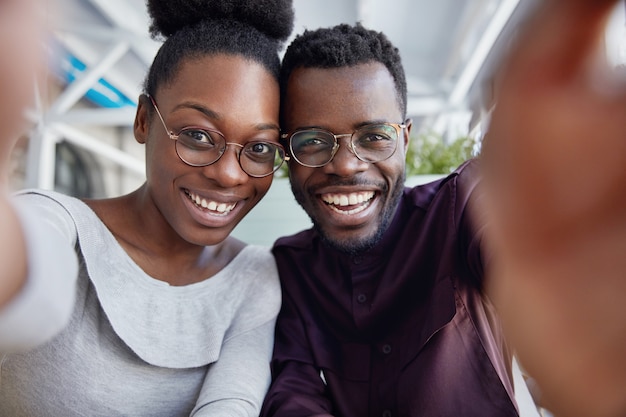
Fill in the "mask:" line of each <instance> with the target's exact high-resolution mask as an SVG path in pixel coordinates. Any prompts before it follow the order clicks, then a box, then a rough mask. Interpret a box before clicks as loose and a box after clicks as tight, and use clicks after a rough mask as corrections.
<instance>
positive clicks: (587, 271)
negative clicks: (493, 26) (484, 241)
mask: <svg viewBox="0 0 626 417" xmlns="http://www.w3.org/2000/svg"><path fill="white" fill-rule="evenodd" d="M617 3H618V1H617V0H546V1H543V2H542V4H541V6H540V7H539V8H538V10H537V13H535V14H534V15H533V16H532V17H531V18H530V19H529V20H528V21H527V22H526V24H525V25H524V26H523V27H522V28H521V29H520V33H519V34H518V35H519V36H518V38H517V39H516V42H515V44H514V46H513V48H512V49H511V51H510V53H509V54H508V55H507V56H506V57H505V60H504V62H503V65H502V67H501V68H500V73H499V74H498V82H499V84H498V86H497V91H496V103H497V104H496V107H495V109H494V112H493V115H492V119H491V124H490V128H489V132H488V134H487V136H486V138H485V141H484V147H483V159H484V170H485V177H486V180H485V191H486V199H485V203H486V204H485V206H481V210H484V211H485V212H486V213H487V215H488V216H489V217H488V218H489V219H490V221H491V222H492V227H491V228H490V230H489V235H488V236H489V238H490V241H489V242H490V245H491V246H492V248H491V249H492V250H493V252H494V255H495V256H494V257H493V258H494V263H493V264H492V265H491V267H490V271H489V281H488V283H489V290H490V293H491V296H492V297H493V299H494V302H495V303H496V305H497V307H498V308H499V311H500V313H501V315H502V317H503V320H504V324H505V329H506V332H507V334H508V336H509V337H510V340H511V341H512V343H513V345H514V346H515V348H516V350H517V354H518V357H519V360H520V363H521V364H522V366H523V367H524V368H525V370H526V371H527V372H528V373H529V374H530V375H531V376H532V377H533V378H534V379H535V380H536V382H537V383H538V386H539V388H540V390H541V399H540V401H541V403H542V405H543V406H545V407H547V408H548V409H550V410H551V411H552V412H554V413H555V415H556V416H558V417H572V416H596V417H600V416H624V415H626V303H625V302H624V295H625V294H626V83H625V79H624V78H625V77H624V74H623V72H622V73H621V77H619V76H618V75H620V74H617V73H616V71H614V70H613V69H611V68H610V66H609V65H608V64H607V62H606V60H605V59H604V55H603V53H602V40H603V35H604V30H605V25H606V22H607V19H608V17H609V15H610V13H611V12H612V11H613V10H614V8H615V7H616V6H617ZM483 214H484V213H483Z"/></svg>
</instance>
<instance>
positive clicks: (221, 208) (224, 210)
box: [187, 191, 237, 215]
mask: <svg viewBox="0 0 626 417" xmlns="http://www.w3.org/2000/svg"><path fill="white" fill-rule="evenodd" d="M187 195H188V196H189V198H190V199H191V201H193V202H194V203H195V204H196V205H197V206H200V207H202V208H205V209H208V210H210V211H216V212H218V213H220V214H224V215H225V214H228V213H229V212H230V211H231V210H232V209H234V208H235V206H236V205H237V203H232V204H227V203H218V202H217V201H207V200H206V199H205V198H202V197H200V196H199V195H197V194H194V193H192V192H190V191H187Z"/></svg>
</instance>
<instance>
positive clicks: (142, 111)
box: [133, 94, 152, 143]
mask: <svg viewBox="0 0 626 417" xmlns="http://www.w3.org/2000/svg"><path fill="white" fill-rule="evenodd" d="M151 106H152V104H151V103H150V99H149V98H148V97H147V96H146V95H145V94H141V95H140V96H139V100H138V102H137V113H136V114H135V123H134V125H133V131H134V133H135V140H136V141H137V142H139V143H146V139H147V138H148V132H149V131H150V107H151Z"/></svg>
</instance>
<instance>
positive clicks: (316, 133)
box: [281, 123, 406, 168]
mask: <svg viewBox="0 0 626 417" xmlns="http://www.w3.org/2000/svg"><path fill="white" fill-rule="evenodd" d="M405 127H406V124H398V123H375V124H369V125H365V126H362V127H360V128H358V129H357V130H355V131H354V132H352V133H345V134H341V135H335V134H334V133H332V132H329V131H327V130H324V129H302V130H296V131H295V132H294V133H292V134H291V135H289V134H282V135H281V138H283V139H287V138H288V139H289V151H290V154H291V156H292V157H293V158H294V159H295V160H296V161H297V162H298V163H299V164H300V165H304V166H306V167H310V168H319V167H323V166H324V165H326V164H328V163H330V161H332V160H333V158H334V156H335V154H336V153H337V151H338V150H339V138H341V137H347V138H350V142H348V149H350V151H351V152H352V153H353V154H354V155H355V156H356V157H357V158H359V159H360V160H361V161H365V162H371V163H374V162H380V161H384V160H385V159H389V158H390V157H391V155H393V154H394V153H395V151H396V148H397V147H398V140H399V138H400V135H401V133H402V129H404V128H405Z"/></svg>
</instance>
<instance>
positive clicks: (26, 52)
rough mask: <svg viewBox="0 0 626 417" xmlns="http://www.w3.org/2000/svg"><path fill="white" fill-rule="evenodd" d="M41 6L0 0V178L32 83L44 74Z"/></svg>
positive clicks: (23, 122)
mask: <svg viewBox="0 0 626 417" xmlns="http://www.w3.org/2000/svg"><path fill="white" fill-rule="evenodd" d="M43 6H44V3H43V2H41V1H39V0H0V57H2V59H1V61H0V175H2V176H3V177H5V176H6V175H7V170H8V160H9V155H10V152H11V150H12V148H13V145H14V144H15V142H16V140H17V139H18V137H19V135H20V134H22V133H24V129H25V127H26V126H27V124H26V119H25V117H24V112H25V110H26V109H27V108H28V107H29V106H30V105H32V104H33V101H34V98H35V93H34V86H35V81H36V80H37V79H40V77H41V76H42V75H43V72H44V65H43V58H44V56H43V51H44V50H43V48H42V41H43V40H44V32H45V29H44V23H45V22H44V19H43Z"/></svg>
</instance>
